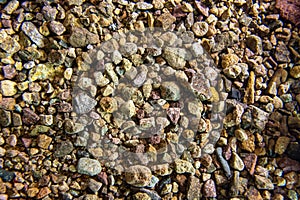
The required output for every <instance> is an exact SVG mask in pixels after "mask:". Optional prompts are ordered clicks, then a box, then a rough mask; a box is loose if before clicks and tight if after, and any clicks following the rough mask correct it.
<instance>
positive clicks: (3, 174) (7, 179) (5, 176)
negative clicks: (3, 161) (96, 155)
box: [0, 169, 15, 182]
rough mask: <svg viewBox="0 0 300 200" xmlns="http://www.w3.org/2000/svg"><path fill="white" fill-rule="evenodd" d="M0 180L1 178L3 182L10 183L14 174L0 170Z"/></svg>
mask: <svg viewBox="0 0 300 200" xmlns="http://www.w3.org/2000/svg"><path fill="white" fill-rule="evenodd" d="M0 178H2V180H3V181H4V182H10V181H12V180H13V179H14V178H15V173H14V172H10V171H6V170H4V169H0Z"/></svg>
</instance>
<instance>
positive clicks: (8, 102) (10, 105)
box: [0, 97, 16, 111]
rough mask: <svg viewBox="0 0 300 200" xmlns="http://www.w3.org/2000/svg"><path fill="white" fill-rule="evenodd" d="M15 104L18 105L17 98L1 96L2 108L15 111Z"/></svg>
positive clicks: (0, 106)
mask: <svg viewBox="0 0 300 200" xmlns="http://www.w3.org/2000/svg"><path fill="white" fill-rule="evenodd" d="M15 105H16V99H15V98H10V97H8V98H6V97H2V100H1V98H0V108H3V109H4V110H10V111H13V110H15Z"/></svg>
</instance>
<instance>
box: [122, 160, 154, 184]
mask: <svg viewBox="0 0 300 200" xmlns="http://www.w3.org/2000/svg"><path fill="white" fill-rule="evenodd" d="M151 177H152V173H151V170H150V169H149V168H148V167H145V166H142V165H134V166H131V167H129V168H128V169H127V170H126V171H125V181H126V182H127V183H128V184H130V185H133V186H135V187H145V186H147V185H149V184H150V182H151Z"/></svg>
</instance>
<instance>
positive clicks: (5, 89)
mask: <svg viewBox="0 0 300 200" xmlns="http://www.w3.org/2000/svg"><path fill="white" fill-rule="evenodd" d="M0 84H1V93H2V95H3V96H14V95H15V94H17V92H18V89H17V83H16V82H14V81H11V80H2V81H1V83H0Z"/></svg>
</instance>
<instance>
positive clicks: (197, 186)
mask: <svg viewBox="0 0 300 200" xmlns="http://www.w3.org/2000/svg"><path fill="white" fill-rule="evenodd" d="M201 187H202V184H201V183H200V179H199V178H197V177H195V176H190V179H189V185H188V191H187V199H201V197H202V193H201Z"/></svg>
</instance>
